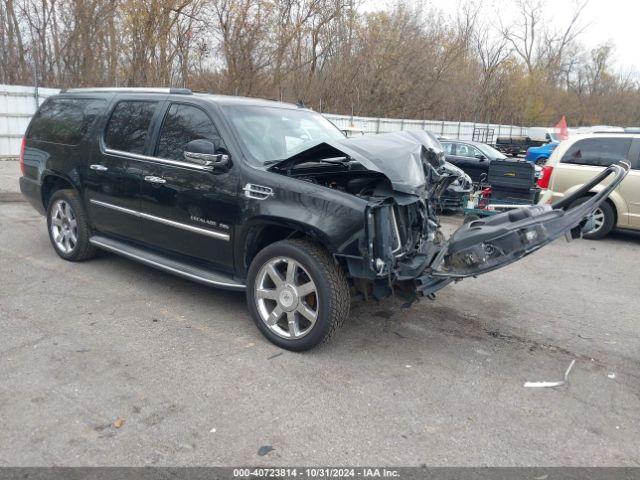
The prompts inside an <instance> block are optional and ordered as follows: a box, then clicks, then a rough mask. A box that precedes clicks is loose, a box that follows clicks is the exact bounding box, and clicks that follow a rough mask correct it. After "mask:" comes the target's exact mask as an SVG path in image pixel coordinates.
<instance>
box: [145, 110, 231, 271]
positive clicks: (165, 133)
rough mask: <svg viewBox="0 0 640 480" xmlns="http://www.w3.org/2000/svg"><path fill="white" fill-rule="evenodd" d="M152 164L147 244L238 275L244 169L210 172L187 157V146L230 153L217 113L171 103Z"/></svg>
mask: <svg viewBox="0 0 640 480" xmlns="http://www.w3.org/2000/svg"><path fill="white" fill-rule="evenodd" d="M163 110H164V114H163V119H162V121H161V122H159V128H158V131H157V134H156V135H154V138H156V139H157V140H156V141H155V143H154V148H153V150H152V153H151V157H152V158H151V159H150V161H148V162H146V163H145V164H144V166H143V170H142V172H141V176H142V182H141V192H140V199H141V201H140V208H141V212H142V213H143V215H144V218H143V219H142V220H141V229H142V234H143V236H144V241H145V243H148V244H149V245H152V246H154V247H156V248H160V249H163V250H167V251H170V252H173V253H176V254H181V255H187V256H189V257H193V258H195V259H198V260H202V261H205V262H208V263H211V264H213V265H214V266H215V267H216V268H218V269H220V270H226V271H232V268H233V250H232V241H231V240H232V238H231V237H232V235H233V230H234V228H233V227H234V225H235V223H236V221H237V218H238V217H239V213H238V212H239V198H238V188H239V185H238V182H239V180H238V170H237V168H234V166H233V165H232V164H230V165H229V166H228V167H227V168H221V169H215V170H212V169H208V168H207V167H204V166H203V165H202V164H199V163H193V162H192V161H189V160H187V159H186V158H185V156H184V152H185V146H186V145H187V144H188V143H189V142H191V141H193V140H208V141H211V142H212V143H214V144H216V145H217V146H218V147H219V151H218V152H216V153H228V152H227V150H226V146H225V143H224V140H223V139H222V138H221V136H220V134H219V131H218V129H217V127H216V125H215V123H214V120H213V118H214V115H215V112H214V111H212V110H208V108H207V107H206V106H202V105H199V104H198V103H195V102H189V101H188V100H185V101H180V102H171V103H167V104H166V105H165V108H164V109H163Z"/></svg>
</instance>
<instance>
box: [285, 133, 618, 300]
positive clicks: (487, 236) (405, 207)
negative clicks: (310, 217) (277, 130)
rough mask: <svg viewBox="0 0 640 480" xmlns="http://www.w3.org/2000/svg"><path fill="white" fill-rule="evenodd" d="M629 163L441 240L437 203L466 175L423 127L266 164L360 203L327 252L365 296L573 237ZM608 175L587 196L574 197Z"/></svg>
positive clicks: (454, 275)
mask: <svg viewBox="0 0 640 480" xmlns="http://www.w3.org/2000/svg"><path fill="white" fill-rule="evenodd" d="M628 170H629V166H628V165H627V164H625V163H620V164H615V165H612V166H611V167H609V168H608V169H606V170H605V171H604V172H602V173H601V174H600V175H598V176H597V177H596V178H594V179H593V181H592V182H590V183H589V184H588V185H585V186H584V187H583V188H581V189H580V190H579V191H578V192H576V194H574V195H572V196H571V197H569V198H567V199H564V200H563V201H562V203H559V204H555V205H551V206H538V205H534V206H525V207H522V208H518V209H516V210H512V211H508V212H505V213H502V214H498V215H494V216H492V217H490V218H487V219H483V220H477V221H475V222H471V223H469V224H465V225H463V226H462V227H460V228H459V229H458V230H457V231H456V232H454V234H453V235H451V237H450V238H449V239H448V240H445V239H444V237H443V235H442V233H441V231H440V226H439V222H438V217H437V214H436V208H437V207H438V200H439V199H440V198H441V197H442V196H443V194H444V193H445V192H446V191H447V189H448V188H449V187H450V186H451V185H452V184H454V182H458V184H464V182H465V181H466V178H465V177H466V175H464V172H462V171H461V170H460V169H458V168H457V167H455V166H453V165H451V164H449V163H447V162H446V161H445V160H444V151H443V150H442V147H441V145H440V144H439V142H438V141H437V140H436V139H435V137H433V136H432V135H431V134H429V133H428V132H422V131H419V132H397V133H392V134H383V135H374V136H364V137H358V138H353V139H349V140H346V139H345V140H344V141H339V142H331V143H322V144H319V145H316V146H314V147H312V148H311V149H309V150H305V151H304V152H301V153H299V154H297V155H296V156H294V157H291V158H289V159H287V160H284V161H282V162H279V163H278V164H277V165H275V166H273V167H272V171H277V172H279V173H282V174H286V175H287V176H292V177H296V178H299V179H300V180H304V181H308V182H311V183H315V184H320V185H322V186H325V187H328V188H332V189H335V190H339V191H342V192H344V193H348V194H351V195H355V196H357V197H359V198H360V199H362V200H364V201H365V202H366V203H365V207H364V212H363V214H364V219H363V226H362V230H361V231H360V233H359V234H358V235H357V238H355V239H353V238H352V239H351V240H350V241H348V242H346V243H345V244H344V245H342V247H341V248H340V249H339V250H338V251H337V252H335V253H334V255H335V257H336V258H337V259H338V260H339V261H341V262H342V263H343V264H344V265H345V267H346V269H347V272H348V275H349V277H350V278H351V279H352V281H353V285H354V287H355V288H356V290H358V291H359V292H360V293H362V294H363V295H364V297H365V298H367V297H369V296H373V297H374V298H383V297H386V296H388V295H390V294H392V293H393V292H394V291H400V292H405V293H407V294H409V295H415V294H416V293H417V294H421V295H425V296H432V295H433V293H434V292H436V291H437V290H439V289H441V288H443V287H444V286H446V285H447V284H449V283H451V282H453V281H455V280H459V279H462V278H465V277H469V276H476V275H479V274H482V273H486V272H489V271H491V270H495V269H496V268H500V267H502V266H505V265H508V264H509V263H511V262H513V261H516V260H518V259H520V258H522V257H524V256H526V255H528V254H529V253H532V252H533V251H535V250H537V249H539V248H541V247H542V246H544V245H546V244H547V243H549V242H551V241H552V240H554V239H555V238H558V237H559V236H562V235H564V234H569V235H570V236H572V237H576V236H579V235H580V229H581V226H582V225H583V224H584V222H585V218H586V217H587V216H588V215H589V214H590V213H591V212H592V211H593V210H594V209H595V208H596V207H597V206H598V205H599V204H600V203H601V202H602V201H604V200H605V199H606V198H607V196H608V195H609V194H610V193H611V191H612V190H613V189H614V188H615V187H616V186H617V185H619V183H620V182H621V181H622V179H623V178H624V176H625V175H626V174H627V171H628ZM609 176H613V178H612V179H611V180H610V181H609V184H608V185H607V187H606V188H604V189H603V190H602V191H601V192H599V193H597V194H595V195H594V196H593V197H591V198H590V199H589V200H588V201H587V202H584V203H583V204H581V205H579V206H577V207H574V208H572V209H570V210H565V208H566V206H567V205H570V204H571V202H573V201H574V200H575V199H576V198H578V197H580V196H583V195H584V194H585V193H587V192H589V191H590V190H591V189H592V188H593V187H594V186H595V185H597V184H598V183H600V182H602V181H603V180H605V179H606V178H607V177H609Z"/></svg>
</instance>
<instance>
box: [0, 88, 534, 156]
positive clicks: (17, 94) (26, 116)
mask: <svg viewBox="0 0 640 480" xmlns="http://www.w3.org/2000/svg"><path fill="white" fill-rule="evenodd" d="M59 91H60V90H58V89H56V88H39V89H37V90H36V89H35V88H34V87H24V86H17V85H0V158H1V157H16V156H18V154H19V153H20V140H21V139H22V137H23V135H24V132H25V130H26V129H27V126H28V125H29V121H30V120H31V117H32V116H33V114H34V113H35V111H36V108H37V107H36V105H41V104H42V102H43V101H44V100H45V99H46V98H47V97H50V96H51V95H55V94H57V93H58V92H59ZM324 116H325V117H326V118H327V119H329V120H330V121H332V122H333V123H334V124H335V125H336V126H337V127H338V128H341V129H351V128H355V129H359V130H362V131H363V132H364V133H365V134H373V133H387V132H398V131H401V130H429V131H430V132H432V133H434V134H435V135H438V136H443V137H448V138H459V139H461V140H472V139H473V132H474V129H492V130H493V136H490V138H489V141H490V142H495V139H496V138H497V137H498V136H508V135H527V134H528V129H527V128H524V127H518V126H515V125H496V124H485V123H472V122H447V121H441V120H403V119H399V118H375V117H356V116H353V117H352V116H350V115H334V114H331V113H325V114H324Z"/></svg>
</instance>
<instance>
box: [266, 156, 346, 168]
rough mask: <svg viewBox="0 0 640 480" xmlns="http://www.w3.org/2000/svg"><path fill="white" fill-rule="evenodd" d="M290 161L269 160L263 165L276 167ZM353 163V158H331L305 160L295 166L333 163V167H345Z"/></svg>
mask: <svg viewBox="0 0 640 480" xmlns="http://www.w3.org/2000/svg"><path fill="white" fill-rule="evenodd" d="M287 160H288V158H285V159H283V160H267V161H266V162H263V165H264V166H265V167H267V166H269V165H275V164H277V163H282V162H286V161H287ZM350 161H351V157H348V156H344V157H331V158H317V159H315V158H313V159H305V160H300V161H299V162H296V164H295V165H302V164H304V163H331V164H333V165H344V164H345V163H348V162H350Z"/></svg>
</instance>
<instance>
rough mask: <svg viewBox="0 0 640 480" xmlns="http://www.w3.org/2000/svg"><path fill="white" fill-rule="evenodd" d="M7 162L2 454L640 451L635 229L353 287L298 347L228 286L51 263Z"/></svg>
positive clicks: (0, 248)
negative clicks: (386, 290) (411, 295)
mask: <svg viewBox="0 0 640 480" xmlns="http://www.w3.org/2000/svg"><path fill="white" fill-rule="evenodd" d="M18 174H19V169H18V164H17V162H14V161H4V162H0V331H1V332H2V334H1V335H0V418H1V419H2V425H1V427H0V465H12V466H32V465H40V466H49V465H65V466H78V465H118V466H129V465H191V466H193V465H198V466H202V465H226V466H228V465H354V466H355V465H394V466H416V465H429V466H438V465H447V466H449V465H474V466H478V465H491V466H529V465H536V466H541V465H542V466H560V465H574V466H578V465H580V466H591V465H610V466H614V465H615V466H622V465H624V466H638V465H640V449H638V445H639V444H640V421H639V416H638V411H640V400H639V395H640V362H639V360H640V341H639V335H638V330H639V326H640V315H639V314H638V299H639V295H640V276H639V272H640V255H638V252H639V251H640V235H637V234H632V233H614V234H613V235H611V236H610V237H609V238H607V239H605V240H602V241H588V240H577V241H574V242H571V243H566V242H565V241H564V240H558V241H556V242H554V243H553V244H551V245H549V246H547V247H545V248H544V249H543V250H541V251H539V252H537V253H535V254H533V255H531V256H529V257H527V258H526V259H524V260H522V261H520V262H517V263H516V264H513V265H511V266H509V267H506V268H504V269H502V270H499V271H496V272H492V273H489V274H486V275H483V276H481V277H479V278H478V279H470V280H464V281H462V282H460V283H458V284H455V285H452V286H449V287H447V288H446V289H444V290H442V291H441V292H440V293H438V295H437V299H436V300H435V301H428V300H423V301H421V302H419V303H418V304H416V305H413V306H412V307H411V308H409V309H402V308H401V302H400V301H397V302H394V301H392V300H387V301H384V302H381V303H354V304H353V305H352V310H351V314H350V318H349V320H348V322H347V323H346V324H345V326H344V327H343V328H342V329H341V330H340V331H339V332H338V333H337V334H336V335H335V337H334V338H333V339H332V340H331V341H330V342H329V343H328V344H326V345H324V346H322V347H320V348H318V349H316V350H313V351H311V352H308V353H304V354H300V353H291V352H287V351H283V350H280V349H278V348H277V347H275V346H274V345H272V344H270V343H269V342H267V341H266V340H265V339H264V338H263V337H262V336H261V335H260V333H259V332H258V330H257V328H256V327H255V325H254V324H253V323H252V321H251V319H250V318H249V315H248V311H247V308H246V306H245V298H244V295H243V294H240V293H230V292H227V291H222V290H215V289H211V288H206V287H203V286H200V285H197V284H194V283H190V282H188V281H186V280H182V279H179V278H176V277H173V276H170V275H168V274H164V273H161V272H158V271H156V270H153V269H151V268H148V267H145V266H141V265H139V264H136V263H133V262H131V261H128V260H125V259H122V258H119V257H117V256H114V255H111V254H107V253H104V254H101V255H100V256H99V257H97V258H96V259H94V260H91V261H89V262H85V263H69V262H65V261H63V260H61V259H60V258H58V257H57V256H56V254H55V253H54V251H53V249H52V247H51V245H50V243H49V239H48V237H47V234H46V228H45V220H44V218H43V217H41V216H40V215H38V214H37V213H36V212H35V211H34V210H33V209H32V208H31V207H30V206H29V205H28V204H27V203H25V202H24V201H22V198H21V197H20V195H19V194H18V193H17V176H18ZM443 222H444V224H445V227H446V229H447V230H449V231H451V230H452V229H453V228H455V225H456V224H458V223H459V222H460V218H458V217H451V218H444V219H443ZM572 360H575V362H576V363H575V366H574V367H573V370H572V371H571V373H570V375H569V382H568V384H566V385H564V386H562V387H558V388H542V389H534V388H524V386H523V384H524V382H526V381H538V380H550V381H551V380H559V379H561V378H562V376H563V373H564V371H565V369H566V368H567V367H568V365H569V364H570V362H571V361H572Z"/></svg>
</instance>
